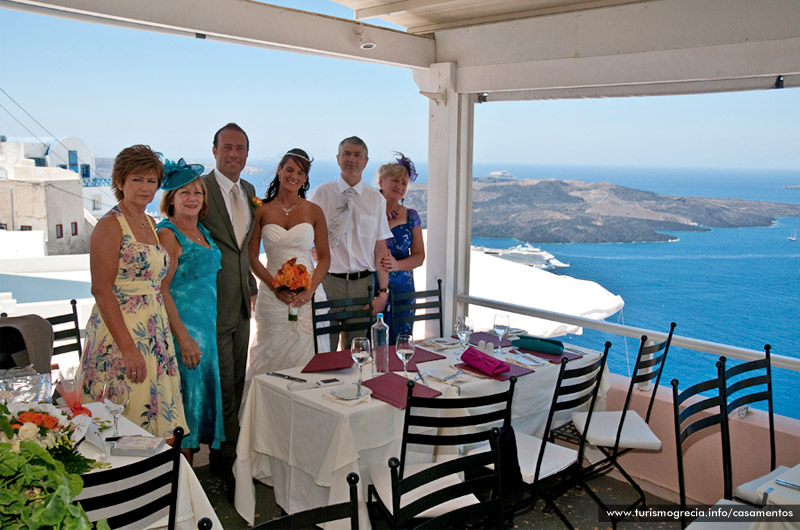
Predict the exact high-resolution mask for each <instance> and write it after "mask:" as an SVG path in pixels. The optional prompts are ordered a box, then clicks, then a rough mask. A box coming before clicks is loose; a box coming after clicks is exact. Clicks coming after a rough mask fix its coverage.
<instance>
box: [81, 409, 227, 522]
mask: <svg viewBox="0 0 800 530" xmlns="http://www.w3.org/2000/svg"><path fill="white" fill-rule="evenodd" d="M85 406H86V407H88V408H89V409H90V410H91V411H92V415H93V416H94V417H100V418H103V419H107V420H110V419H111V417H110V415H109V414H108V412H107V411H106V410H105V407H103V405H101V404H100V403H88V404H86V405H85ZM106 432H111V431H106ZM119 433H120V435H142V436H150V434H149V433H148V432H147V431H145V430H144V429H142V428H140V427H139V426H138V425H136V424H135V423H133V422H132V421H130V420H129V419H127V418H125V417H124V416H120V418H119ZM79 450H80V452H81V453H82V454H83V455H84V456H86V457H88V458H93V459H95V460H103V459H104V460H106V461H107V462H108V463H110V464H111V467H122V466H126V465H128V464H131V463H133V462H137V461H139V460H141V459H142V457H136V456H110V455H109V456H107V457H103V455H102V452H101V451H100V449H98V448H96V447H94V446H93V445H90V444H89V443H87V442H85V441H84V442H83V443H82V444H81V445H80V449H79ZM90 473H91V472H90ZM177 509H178V513H177V514H176V517H175V528H176V529H177V530H195V529H196V528H197V523H198V521H200V519H202V518H203V517H208V518H209V519H211V522H212V524H213V527H212V528H222V523H220V521H219V518H218V517H217V514H216V512H215V511H214V508H213V506H211V503H210V502H209V500H208V497H207V496H206V493H205V491H204V490H203V486H202V485H201V484H200V481H199V480H198V479H197V475H195V474H194V471H193V470H192V468H191V466H189V464H188V462H186V460H185V459H184V458H183V456H181V478H180V481H179V485H178V506H177ZM167 523H168V521H167V518H166V517H165V518H163V519H161V520H159V521H157V522H155V523H154V524H152V525H150V526H148V527H147V528H149V529H162V528H163V529H166V528H167Z"/></svg>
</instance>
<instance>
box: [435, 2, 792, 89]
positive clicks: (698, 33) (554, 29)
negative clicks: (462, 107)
mask: <svg viewBox="0 0 800 530" xmlns="http://www.w3.org/2000/svg"><path fill="white" fill-rule="evenodd" d="M436 52H437V61H440V62H445V61H447V62H455V63H457V64H458V66H459V68H458V86H457V91H458V92H461V93H481V92H489V93H493V92H503V91H510V92H515V93H520V94H526V93H527V94H530V93H532V92H535V91H549V93H550V95H551V96H552V97H560V94H561V92H562V91H563V92H564V93H568V92H570V91H572V92H576V91H584V92H586V91H587V90H588V91H589V92H591V91H595V92H596V93H598V94H601V93H602V92H604V91H606V92H608V93H613V94H615V95H617V94H619V95H649V94H668V93H684V92H685V91H686V90H687V89H688V87H687V86H684V85H685V84H690V85H691V84H694V88H695V89H700V90H701V91H716V89H715V88H714V85H716V84H720V85H726V86H728V87H731V88H732V89H734V90H742V89H747V88H750V87H753V86H754V85H756V83H753V81H752V79H754V78H764V79H762V80H761V81H760V82H759V83H758V84H757V85H758V86H756V88H764V87H766V86H769V85H768V83H769V80H770V78H772V79H773V82H774V77H776V76H777V75H784V76H787V78H792V76H794V75H796V74H798V73H800V2H798V1H797V0H761V1H759V2H751V1H749V0H654V1H652V2H644V3H635V4H628V5H624V6H617V7H609V8H601V9H593V10H589V11H585V12H581V13H565V14H559V15H552V16H547V17H537V18H528V19H521V20H516V21H513V22H501V23H496V24H488V25H484V26H478V27H471V28H462V29H454V30H444V31H439V32H437V33H436ZM736 80H744V81H742V82H741V83H738V85H737V83H736ZM698 83H705V84H704V85H700V84H698ZM611 87H615V88H611ZM625 87H629V88H630V89H631V90H630V92H626V88H625Z"/></svg>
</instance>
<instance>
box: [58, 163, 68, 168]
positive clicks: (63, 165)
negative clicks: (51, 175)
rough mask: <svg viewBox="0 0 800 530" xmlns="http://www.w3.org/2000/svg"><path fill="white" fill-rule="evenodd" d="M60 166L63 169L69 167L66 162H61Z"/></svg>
mask: <svg viewBox="0 0 800 530" xmlns="http://www.w3.org/2000/svg"><path fill="white" fill-rule="evenodd" d="M58 167H60V168H61V169H67V165H66V164H59V165H58Z"/></svg>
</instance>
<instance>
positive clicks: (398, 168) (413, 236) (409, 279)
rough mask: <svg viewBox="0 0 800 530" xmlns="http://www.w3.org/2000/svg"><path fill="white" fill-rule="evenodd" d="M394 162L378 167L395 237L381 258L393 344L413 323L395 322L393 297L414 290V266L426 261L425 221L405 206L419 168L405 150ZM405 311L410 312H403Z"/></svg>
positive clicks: (379, 181) (387, 213)
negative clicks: (386, 276)
mask: <svg viewBox="0 0 800 530" xmlns="http://www.w3.org/2000/svg"><path fill="white" fill-rule="evenodd" d="M397 155H398V157H397V160H396V161H395V162H392V163H389V164H383V165H382V166H381V167H379V168H378V185H379V186H380V190H381V194H382V195H383V196H384V198H385V199H386V217H387V219H388V220H389V228H391V230H392V234H393V235H394V237H393V238H392V239H387V240H386V245H387V246H388V247H389V255H388V256H384V257H383V258H382V259H381V263H380V266H381V267H383V268H384V269H386V270H387V271H388V272H389V300H388V301H387V302H386V312H385V315H384V316H385V322H386V324H387V325H388V326H389V343H390V344H394V342H395V340H396V338H397V335H399V334H401V333H411V331H412V327H413V323H412V322H406V323H403V324H402V325H399V326H398V325H395V324H394V322H393V321H394V318H393V315H392V314H391V310H390V308H391V298H392V296H394V294H395V293H406V292H411V291H413V290H414V269H416V268H417V267H419V266H420V265H422V263H423V262H424V261H425V246H424V245H423V242H422V222H421V221H420V218H419V214H418V213H417V211H416V210H414V209H412V208H406V207H405V206H403V201H404V200H405V197H406V191H407V190H408V183H409V182H414V180H415V179H416V178H417V172H416V170H415V168H414V163H413V162H411V160H410V159H408V158H407V157H406V156H405V155H403V153H397ZM403 314H410V312H404V313H403Z"/></svg>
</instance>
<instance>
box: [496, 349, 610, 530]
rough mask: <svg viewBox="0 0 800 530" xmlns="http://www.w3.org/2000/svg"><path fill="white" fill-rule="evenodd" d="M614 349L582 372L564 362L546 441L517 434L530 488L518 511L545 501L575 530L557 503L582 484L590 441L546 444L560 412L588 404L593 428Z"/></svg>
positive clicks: (551, 405)
mask: <svg viewBox="0 0 800 530" xmlns="http://www.w3.org/2000/svg"><path fill="white" fill-rule="evenodd" d="M610 348H611V343H610V342H606V343H605V349H604V351H603V355H602V356H600V358H599V359H597V360H596V361H594V362H592V363H590V364H588V365H586V366H582V367H580V368H568V365H567V359H562V360H561V366H560V368H559V372H558V379H557V380H556V386H555V390H554V391H553V399H552V401H551V403H550V412H549V413H548V415H547V421H546V422H545V427H544V430H543V431H542V432H543V433H544V434H543V436H542V438H539V437H536V436H530V435H527V434H524V433H517V434H516V440H517V455H518V456H519V460H520V470H521V471H522V480H523V482H525V483H526V484H527V485H528V486H530V488H529V490H528V492H527V496H525V497H523V498H522V499H520V500H519V501H517V502H516V504H515V505H514V507H513V510H514V511H516V510H518V509H520V508H523V507H526V506H528V505H530V504H531V503H532V502H533V501H535V500H536V499H538V498H541V499H544V501H545V509H550V510H554V511H555V512H556V515H558V517H559V518H560V519H561V520H562V521H563V522H564V524H565V525H566V526H567V528H573V526H572V524H571V523H570V522H569V519H567V517H566V516H565V515H564V513H563V512H562V511H561V510H560V509H559V508H558V507H557V506H556V505H555V503H554V501H555V500H556V499H557V498H559V497H560V496H561V495H563V494H564V493H566V492H567V491H569V490H570V489H572V488H573V487H575V486H576V485H577V484H578V483H579V482H580V478H581V462H582V461H583V453H584V448H585V444H586V437H585V435H579V439H578V449H577V450H575V449H572V448H569V447H564V446H561V445H556V444H555V443H553V442H554V438H553V436H552V435H551V436H549V441H546V440H547V439H548V433H551V426H552V425H553V420H554V417H555V415H556V413H558V412H564V411H572V410H575V409H577V408H579V407H584V406H586V404H587V403H588V417H587V420H586V425H591V421H592V418H591V416H592V411H593V410H594V406H595V401H596V400H597V392H598V390H599V389H600V380H601V378H602V376H603V371H604V369H605V365H606V359H607V358H608V350H609V349H610ZM584 432H585V430H584ZM506 495H508V492H507V493H506Z"/></svg>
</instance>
